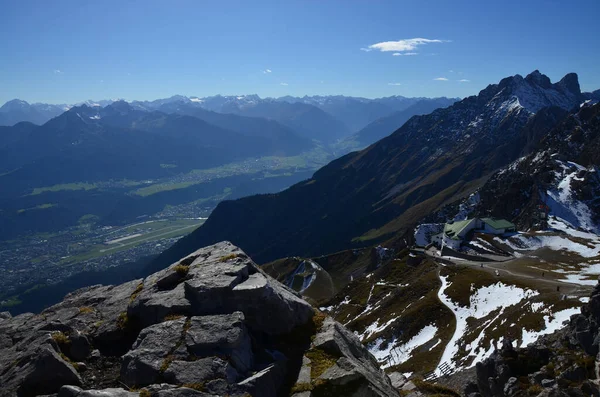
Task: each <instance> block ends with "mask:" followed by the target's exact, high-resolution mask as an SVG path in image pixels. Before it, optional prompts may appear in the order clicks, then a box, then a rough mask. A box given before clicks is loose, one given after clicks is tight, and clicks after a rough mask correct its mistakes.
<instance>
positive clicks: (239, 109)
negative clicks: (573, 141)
mask: <svg viewBox="0 0 600 397" xmlns="http://www.w3.org/2000/svg"><path fill="white" fill-rule="evenodd" d="M445 99H446V98H434V99H432V100H433V101H434V102H435V101H438V100H442V101H443V100H445ZM457 99H458V98H456V99H454V101H455V100H457ZM115 101H117V100H100V101H91V100H90V101H85V102H83V103H78V104H75V105H65V104H63V105H49V104H42V103H36V104H29V103H27V102H25V101H21V100H18V99H15V100H12V101H9V102H7V103H6V104H5V105H4V106H2V107H1V108H0V125H6V126H11V125H14V124H16V123H18V122H21V121H28V122H31V123H34V124H38V125H41V124H44V123H45V122H47V121H48V120H50V119H51V118H53V117H56V116H58V115H59V114H61V113H62V112H64V111H66V110H69V109H70V108H72V107H74V106H81V105H87V106H90V107H105V106H107V105H110V104H112V103H113V102H115ZM428 101H430V99H429V98H406V97H402V96H392V97H385V98H376V99H367V98H359V97H346V96H342V95H334V96H310V97H309V96H305V97H302V98H300V97H291V96H285V97H281V98H264V99H263V98H260V97H259V96H258V95H242V96H221V95H217V96H212V97H205V98H198V97H186V96H182V95H175V96H172V97H170V98H164V99H157V100H154V101H132V102H130V103H131V106H133V107H134V108H135V109H137V110H145V111H153V110H161V111H165V112H172V111H174V110H175V109H177V108H180V107H182V106H187V107H189V108H199V109H205V110H209V111H213V112H217V113H231V114H237V115H240V116H250V117H262V118H267V119H271V120H275V121H278V122H279V123H281V124H283V125H286V126H288V127H290V128H293V129H294V130H296V131H297V132H299V133H301V134H303V135H304V136H306V137H309V138H311V139H316V140H320V141H323V142H332V141H335V140H336V139H340V138H344V137H346V136H348V135H350V134H351V133H354V132H357V131H359V130H360V129H362V128H364V127H365V126H367V125H368V124H369V123H372V122H373V121H375V120H377V119H379V118H382V117H387V116H389V115H391V114H392V113H394V112H399V111H404V110H406V109H408V108H409V107H411V106H412V105H414V104H416V103H417V102H428ZM396 127H399V126H396ZM390 132H391V131H390Z"/></svg>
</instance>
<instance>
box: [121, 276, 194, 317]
mask: <svg viewBox="0 0 600 397" xmlns="http://www.w3.org/2000/svg"><path fill="white" fill-rule="evenodd" d="M167 270H168V271H169V269H167ZM172 273H174V274H177V273H176V272H174V271H172ZM155 278H156V276H154V275H153V276H150V277H148V278H146V279H145V280H144V287H143V289H142V291H141V292H140V293H139V294H138V295H137V297H136V298H135V300H134V301H133V302H132V303H131V304H130V305H129V307H128V309H127V314H128V315H130V316H132V317H136V318H138V319H139V321H140V323H141V325H142V326H144V327H147V326H149V325H152V324H156V323H159V322H161V321H163V320H164V319H165V317H167V316H169V315H190V314H191V312H192V310H191V303H190V301H189V300H188V299H187V298H186V296H185V289H184V286H183V284H178V285H175V286H173V288H172V289H169V290H163V289H161V288H160V287H159V286H158V285H157V284H156V281H155Z"/></svg>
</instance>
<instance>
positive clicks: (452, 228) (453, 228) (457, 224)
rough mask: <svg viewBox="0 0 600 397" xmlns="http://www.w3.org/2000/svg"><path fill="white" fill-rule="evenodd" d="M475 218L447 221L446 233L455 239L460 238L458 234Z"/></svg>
mask: <svg viewBox="0 0 600 397" xmlns="http://www.w3.org/2000/svg"><path fill="white" fill-rule="evenodd" d="M472 221H473V219H467V220H464V221H454V222H452V223H446V225H444V233H445V234H446V235H447V236H448V237H450V238H451V239H453V240H459V239H460V237H458V235H459V234H460V232H461V231H462V230H463V229H464V228H465V227H467V226H468V225H469V224H470V223H471V222H472Z"/></svg>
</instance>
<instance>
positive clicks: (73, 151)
mask: <svg viewBox="0 0 600 397" xmlns="http://www.w3.org/2000/svg"><path fill="white" fill-rule="evenodd" d="M248 125H251V123H249V124H248ZM263 126H264V127H265V128H262V127H263ZM263 130H264V131H269V133H268V134H267V133H263ZM239 131H242V128H239V129H238V131H232V130H228V129H225V128H221V127H219V126H216V125H213V124H210V123H208V122H206V121H204V120H201V119H199V118H196V117H191V116H186V115H178V114H166V113H161V112H144V111H139V110H135V109H134V108H133V107H132V106H130V105H129V104H127V103H126V102H122V101H121V102H115V103H113V104H111V105H108V106H106V107H104V108H102V107H89V106H86V105H82V106H78V107H73V108H71V109H69V110H68V111H67V112H64V113H63V114H61V115H60V116H58V117H56V118H53V119H52V120H50V121H48V122H47V123H45V124H43V125H42V126H34V125H32V124H28V123H19V124H17V125H15V126H14V127H2V130H0V153H1V155H0V170H1V171H0V172H4V173H6V174H5V175H3V176H2V177H1V178H2V180H3V185H4V186H6V190H4V192H3V194H6V193H8V192H10V191H12V192H20V191H23V190H24V189H27V188H32V187H36V186H37V187H39V186H51V185H54V184H60V183H72V182H79V181H99V180H109V179H122V178H132V179H143V178H154V177H160V176H164V175H168V174H170V173H172V172H173V171H172V170H171V169H169V168H163V167H161V166H160V165H161V164H172V165H173V166H176V167H177V170H178V172H185V171H189V170H191V169H194V168H208V167H214V166H218V165H221V164H224V163H227V162H231V161H234V160H236V159H243V158H247V157H260V156H269V155H294V154H298V153H301V152H302V151H304V150H308V149H310V148H311V147H312V143H311V142H310V141H309V140H307V139H304V138H301V137H299V136H297V135H296V134H294V133H293V132H292V131H290V130H289V129H287V128H285V127H283V126H280V125H274V124H273V123H271V122H268V121H266V120H254V126H249V127H248V128H244V129H243V132H239ZM257 131H260V132H257ZM67 159H68V162H67V161H65V160H67ZM40 170H44V172H40Z"/></svg>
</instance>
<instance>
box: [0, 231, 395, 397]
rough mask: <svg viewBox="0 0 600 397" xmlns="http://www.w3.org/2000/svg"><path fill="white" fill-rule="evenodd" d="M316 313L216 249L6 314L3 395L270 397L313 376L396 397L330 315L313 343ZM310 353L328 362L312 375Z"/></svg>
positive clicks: (350, 389) (236, 254)
mask: <svg viewBox="0 0 600 397" xmlns="http://www.w3.org/2000/svg"><path fill="white" fill-rule="evenodd" d="M314 315H315V310H314V309H313V308H312V307H311V306H310V305H309V304H308V303H307V302H305V301H304V300H302V299H301V298H300V297H299V295H298V294H297V293H296V292H294V291H292V290H290V289H288V288H287V287H285V286H283V285H281V284H280V283H279V282H277V281H275V280H273V279H272V278H271V277H269V276H268V275H266V274H265V273H264V272H263V271H262V270H261V269H260V268H259V267H258V266H257V265H256V264H255V263H254V262H252V260H251V259H250V258H248V257H247V256H246V255H245V254H244V253H243V252H242V251H241V250H240V249H239V248H237V247H235V246H234V245H232V244H231V243H228V242H223V243H219V244H215V245H213V246H210V247H206V248H203V249H200V250H198V251H196V252H194V253H193V254H191V255H189V256H188V257H186V258H183V259H182V260H180V261H178V262H176V263H173V264H172V265H171V266H169V267H168V268H166V269H164V270H161V271H159V272H157V273H155V274H152V275H150V276H148V277H146V278H144V279H138V280H132V281H129V282H127V283H124V284H121V285H116V286H100V285H96V286H92V287H87V288H83V289H80V290H78V291H75V292H73V293H71V294H69V295H67V296H66V297H65V299H64V300H63V301H62V302H60V303H59V304H57V305H54V306H52V307H50V308H48V309H46V310H44V312H42V313H41V314H31V313H28V314H22V315H19V316H15V317H11V316H10V315H8V314H5V313H2V315H0V385H2V393H1V394H2V395H3V396H4V395H7V396H15V395H18V396H19V397H20V396H33V395H55V396H58V397H130V396H134V395H150V396H152V397H178V396H181V397H184V396H200V397H202V396H204V397H207V396H224V395H229V396H232V397H236V396H240V397H241V396H248V395H252V396H262V397H276V396H281V395H290V394H291V392H292V386H293V385H294V382H295V381H296V380H297V379H298V381H299V382H300V381H301V382H303V383H307V382H308V383H310V382H313V381H315V380H316V379H317V378H318V380H319V382H318V383H319V384H320V385H324V387H325V389H323V390H325V391H328V392H329V391H334V392H335V391H340V390H341V391H343V393H342V394H341V395H356V396H358V395H361V396H362V395H364V396H397V392H395V390H394V388H393V387H392V385H391V382H390V380H389V378H388V377H387V376H386V375H385V374H384V373H383V371H382V370H381V369H379V367H378V366H377V362H376V361H375V359H374V358H373V357H372V356H371V355H370V354H369V353H368V351H367V350H366V349H365V348H364V347H363V346H362V345H361V344H360V342H359V340H358V339H357V338H356V337H355V336H354V335H353V334H352V333H351V332H349V331H348V330H346V329H345V328H344V327H343V326H341V325H340V324H338V323H335V322H334V321H332V320H331V319H328V320H326V321H325V322H324V324H323V326H322V327H320V328H319V331H318V332H317V334H316V335H315V331H316V329H315V328H316V327H315V324H314V320H313V316H314ZM311 337H314V343H313V344H312V347H311ZM309 348H310V350H309ZM315 349H317V350H319V351H326V352H327V353H326V354H328V355H330V356H332V357H335V362H334V363H332V365H331V366H330V368H328V369H327V371H324V372H323V373H322V374H319V376H316V375H315V373H314V372H312V371H311V365H312V364H313V363H312V362H311V359H309V358H308V357H309V356H310V351H312V350H315ZM307 350H309V351H307ZM299 375H300V376H299ZM125 386H127V387H125ZM134 387H135V388H138V389H139V391H136V392H131V391H129V390H128V388H134ZM357 393H358V394H357ZM296 394H298V393H296ZM309 394H310V393H309ZM338 394H339V393H338ZM301 395H302V394H301Z"/></svg>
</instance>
